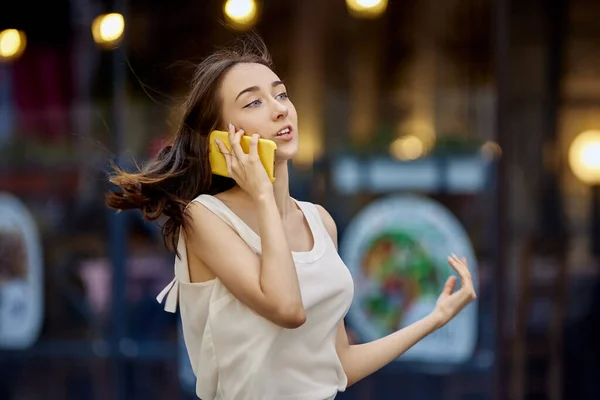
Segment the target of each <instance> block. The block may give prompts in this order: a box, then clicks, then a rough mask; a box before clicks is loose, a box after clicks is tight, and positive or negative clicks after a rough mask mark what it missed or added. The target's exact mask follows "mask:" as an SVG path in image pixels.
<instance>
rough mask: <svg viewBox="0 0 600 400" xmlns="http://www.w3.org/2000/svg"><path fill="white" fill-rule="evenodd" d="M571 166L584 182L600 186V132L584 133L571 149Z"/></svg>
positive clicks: (578, 137)
mask: <svg viewBox="0 0 600 400" xmlns="http://www.w3.org/2000/svg"><path fill="white" fill-rule="evenodd" d="M569 166H570V167H571V171H573V174H574V175H575V176H576V177H577V178H578V179H579V180H580V181H582V182H584V183H587V184H591V185H599V184H600V131H596V130H591V131H586V132H582V133H580V134H579V135H577V137H576V138H575V140H573V143H571V147H570V148H569Z"/></svg>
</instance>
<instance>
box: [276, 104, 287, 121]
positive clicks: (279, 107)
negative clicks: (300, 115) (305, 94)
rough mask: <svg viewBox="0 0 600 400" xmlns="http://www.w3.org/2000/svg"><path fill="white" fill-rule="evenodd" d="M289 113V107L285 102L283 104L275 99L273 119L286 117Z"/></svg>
mask: <svg viewBox="0 0 600 400" xmlns="http://www.w3.org/2000/svg"><path fill="white" fill-rule="evenodd" d="M287 115H288V108H287V106H286V105H285V104H281V103H280V102H279V101H277V100H275V101H274V102H273V119H274V120H276V121H277V120H280V119H285V118H286V117H287Z"/></svg>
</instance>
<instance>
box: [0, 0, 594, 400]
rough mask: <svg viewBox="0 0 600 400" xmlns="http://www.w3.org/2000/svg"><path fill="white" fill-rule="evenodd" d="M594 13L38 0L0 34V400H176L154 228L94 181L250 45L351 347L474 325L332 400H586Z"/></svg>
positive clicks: (535, 6) (499, 6) (590, 8)
mask: <svg viewBox="0 0 600 400" xmlns="http://www.w3.org/2000/svg"><path fill="white" fill-rule="evenodd" d="M598 20H600V2H598V1H597V0H570V1H569V0H545V1H544V0H521V1H516V0H462V1H458V0H419V1H417V0H405V1H392V0H390V1H387V0H320V1H318V0H278V1H275V0H195V1H191V0H180V1H177V2H166V1H157V0H144V1H142V0H114V1H107V0H55V1H47V2H39V1H38V2H36V1H33V2H32V1H5V2H3V4H2V8H1V11H0V399H6V400H8V399H11V400H12V399H14V400H29V399H86V400H87V399H128V400H129V399H132V400H134V399H144V400H150V399H193V398H195V395H194V384H195V382H194V378H193V375H192V374H191V369H190V366H189V362H188V360H187V358H186V357H187V355H186V353H185V348H184V347H183V343H182V341H181V340H180V332H179V319H178V316H177V315H176V314H175V315H174V314H170V313H166V312H164V311H163V309H162V306H161V305H160V304H158V303H157V302H156V300H155V296H156V295H157V294H158V292H159V291H160V289H162V287H163V286H164V285H166V284H167V283H168V282H169V281H170V280H171V279H172V274H173V269H172V268H173V259H174V258H173V257H174V256H173V254H171V253H169V252H167V251H166V250H165V248H164V246H163V244H162V239H161V237H160V233H159V226H158V225H157V224H154V223H148V222H145V221H143V220H142V219H141V217H140V215H139V214H138V213H135V212H124V213H120V214H115V213H114V212H112V211H108V210H107V209H106V207H105V206H104V203H103V194H104V193H105V192H106V191H107V190H109V189H110V187H109V185H108V183H107V180H106V173H107V171H108V170H109V163H110V162H111V161H115V162H117V163H119V164H120V165H122V166H124V167H125V168H128V167H131V166H132V165H133V162H134V160H135V161H137V162H143V161H144V160H145V159H148V158H150V157H152V156H153V155H154V154H156V152H157V151H158V150H159V149H160V148H161V147H162V146H163V145H164V143H165V141H166V140H168V138H169V135H170V134H171V133H172V132H173V130H174V122H175V120H176V117H177V115H178V108H177V104H178V103H179V101H180V100H181V99H182V98H183V97H184V96H185V94H186V91H187V89H188V85H189V80H190V77H191V74H192V72H193V68H194V65H195V63H197V62H198V61H199V60H201V59H202V58H203V57H205V56H206V55H208V54H210V52H211V51H212V50H214V49H215V48H217V47H219V46H222V45H226V44H228V43H230V42H231V41H232V40H233V39H234V38H236V37H237V36H239V35H241V34H243V33H244V32H245V31H247V30H249V29H252V30H254V31H256V32H258V33H259V34H260V35H261V36H262V37H263V38H264V40H265V41H266V43H267V45H268V47H269V48H270V50H271V52H272V55H273V58H274V62H275V67H276V72H277V73H278V74H279V75H280V76H281V77H282V78H283V80H284V81H286V84H287V86H288V88H289V90H290V95H291V99H292V101H293V102H294V104H295V105H296V108H297V109H298V111H299V118H300V132H301V140H300V151H299V154H298V156H297V157H296V159H295V160H294V163H293V166H292V187H291V191H292V195H293V196H294V197H296V198H299V199H302V200H308V201H312V202H316V203H320V204H322V205H323V206H324V207H325V208H327V209H328V210H329V211H330V213H331V214H332V215H333V217H334V218H335V220H336V221H337V224H338V230H339V236H340V254H341V256H342V258H343V259H344V261H345V262H346V263H347V265H348V267H349V268H350V270H351V272H352V274H353V276H354V279H355V283H356V289H355V290H356V293H355V299H354V303H353V305H352V308H351V310H350V312H349V314H348V317H347V319H346V324H347V327H348V331H349V332H350V335H351V336H352V340H353V341H354V342H364V341H369V340H373V339H375V338H377V337H381V336H383V335H385V334H387V333H389V332H392V331H393V330H396V329H398V328H401V327H403V326H406V325H407V324H408V323H410V322H411V321H413V320H414V319H417V318H419V317H420V316H422V315H423V314H424V313H426V312H427V311H429V310H430V309H431V307H432V304H433V302H434V301H435V297H437V294H438V293H439V291H440V289H441V285H442V282H443V281H444V279H445V277H446V276H447V274H448V273H450V271H449V268H448V266H447V265H446V263H445V261H444V258H445V257H446V255H447V254H448V253H450V252H456V253H457V254H459V255H465V256H466V257H467V258H468V260H469V264H470V266H471V268H472V271H473V274H474V277H475V278H476V285H477V291H478V294H479V297H478V300H477V302H476V303H475V304H473V305H472V306H469V307H468V308H467V309H466V310H465V311H464V312H463V313H462V314H461V315H460V316H459V317H458V318H457V319H456V320H454V321H452V322H451V323H450V324H449V325H448V326H446V327H445V328H444V329H442V330H440V331H438V332H436V333H435V334H433V335H431V336H429V337H428V338H426V339H425V340H424V341H423V342H421V343H420V344H419V345H418V346H415V348H413V349H411V350H410V351H409V352H408V353H406V354H405V355H404V356H402V357H400V358H399V359H398V360H397V361H395V362H393V363H392V364H390V365H389V366H388V367H386V368H384V369H382V370H381V371H379V372H377V373H376V374H374V375H373V376H371V377H369V378H368V379H365V380H364V381H361V382H359V383H358V384H356V385H354V386H352V387H350V388H348V390H347V391H346V392H345V393H341V394H340V395H339V396H338V398H339V399H341V400H367V399H369V400H380V399H381V400H385V399H404V400H408V399H442V400H454V399H498V400H504V399H514V400H522V399H552V400H554V399H578V400H579V399H582V400H583V399H600V379H598V378H600V342H599V341H598V338H599V337H600V280H599V264H598V260H599V257H600V68H598V65H600V24H598V22H597V21H598Z"/></svg>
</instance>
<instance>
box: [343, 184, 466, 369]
mask: <svg viewBox="0 0 600 400" xmlns="http://www.w3.org/2000/svg"><path fill="white" fill-rule="evenodd" d="M452 253H454V254H456V255H457V256H459V257H465V258H466V259H467V262H468V265H469V270H470V271H471V274H472V276H473V282H477V275H476V273H477V269H476V259H475V255H474V251H473V248H472V246H471V243H470V241H469V238H468V236H467V234H466V232H465V230H464V229H463V227H462V225H461V224H460V222H459V221H458V220H457V219H456V218H455V217H454V216H453V215H452V214H451V213H450V212H449V211H448V210H447V209H446V208H445V207H443V206H442V205H440V204H439V203H437V202H434V201H432V200H430V199H427V198H422V197H418V196H392V197H388V198H384V199H382V200H378V201H376V202H374V203H372V204H370V205H369V206H367V207H366V208H365V209H364V210H363V211H361V212H360V213H359V214H358V216H357V217H356V218H354V219H353V221H352V222H351V224H350V225H349V226H348V228H347V229H346V231H345V234H344V240H343V242H342V243H341V246H340V255H341V257H342V258H343V259H344V262H345V263H346V264H347V265H348V268H349V269H350V272H351V273H352V276H353V278H354V282H355V295H354V299H353V303H352V306H351V308H350V310H349V312H348V322H349V323H350V324H351V326H352V328H353V329H354V330H355V331H356V333H357V335H358V336H359V338H360V340H361V341H363V342H369V341H372V340H376V339H379V338H381V337H383V336H386V335H388V334H390V333H392V332H395V331H397V330H399V329H402V328H404V327H406V326H408V325H410V324H412V323H414V322H416V321H418V320H419V319H421V318H423V317H425V316H427V315H428V314H429V313H430V312H431V311H432V310H433V309H434V307H435V304H436V301H437V299H438V296H439V295H440V293H441V291H442V288H443V286H444V283H445V282H446V279H447V277H448V276H449V275H450V274H453V273H454V274H455V271H454V270H453V269H452V267H450V265H449V264H448V256H449V255H451V254H452ZM458 285H460V281H459V282H458ZM476 336H477V309H476V307H475V306H474V304H470V305H469V306H467V307H466V308H465V309H464V310H463V311H462V312H461V313H459V314H458V315H457V316H456V317H455V318H454V319H453V320H452V321H450V322H449V323H448V324H446V325H445V326H444V327H442V328H440V329H438V330H437V331H435V332H434V333H432V334H431V335H428V336H427V337H425V338H424V339H423V340H421V341H420V342H419V343H417V344H416V345H415V346H413V347H412V348H411V349H410V350H408V351H407V352H406V353H404V354H403V355H402V356H401V357H400V358H399V359H398V361H424V362H434V363H460V362H464V361H466V360H467V359H469V358H470V357H471V356H472V354H473V351H474V348H475V341H476Z"/></svg>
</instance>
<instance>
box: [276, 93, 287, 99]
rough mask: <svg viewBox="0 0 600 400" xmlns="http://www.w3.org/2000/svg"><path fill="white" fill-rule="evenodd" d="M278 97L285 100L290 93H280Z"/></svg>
mask: <svg viewBox="0 0 600 400" xmlns="http://www.w3.org/2000/svg"><path fill="white" fill-rule="evenodd" d="M276 98H277V99H281V100H285V99H287V98H288V94H287V93H286V92H283V93H279V94H278V95H277V96H276Z"/></svg>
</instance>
